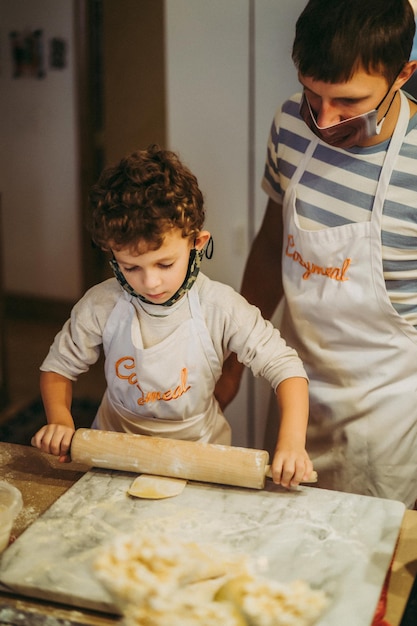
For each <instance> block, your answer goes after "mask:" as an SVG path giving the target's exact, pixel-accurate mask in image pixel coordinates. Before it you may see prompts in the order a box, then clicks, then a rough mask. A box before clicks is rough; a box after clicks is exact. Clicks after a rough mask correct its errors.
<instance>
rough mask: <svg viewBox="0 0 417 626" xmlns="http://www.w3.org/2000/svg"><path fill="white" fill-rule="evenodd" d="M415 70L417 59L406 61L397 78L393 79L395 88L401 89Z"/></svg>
mask: <svg viewBox="0 0 417 626" xmlns="http://www.w3.org/2000/svg"><path fill="white" fill-rule="evenodd" d="M416 70H417V61H408V62H407V63H406V64H405V65H404V67H403V69H402V70H401V72H400V73H399V74H398V77H397V80H396V81H395V83H394V84H395V88H396V89H401V87H402V86H403V85H405V83H406V82H407V81H408V80H409V78H411V76H412V75H413V74H414V72H415V71H416Z"/></svg>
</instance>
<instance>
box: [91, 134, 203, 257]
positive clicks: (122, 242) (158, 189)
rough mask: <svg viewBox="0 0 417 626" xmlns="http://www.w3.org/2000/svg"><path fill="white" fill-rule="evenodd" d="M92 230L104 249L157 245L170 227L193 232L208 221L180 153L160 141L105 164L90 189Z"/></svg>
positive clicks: (191, 235) (193, 235) (195, 182)
mask: <svg viewBox="0 0 417 626" xmlns="http://www.w3.org/2000/svg"><path fill="white" fill-rule="evenodd" d="M89 198H90V205H91V209H92V211H91V219H90V224H89V230H90V233H91V236H92V239H93V241H94V243H95V244H96V245H97V246H99V247H100V248H102V249H103V250H110V248H114V249H116V250H118V249H122V248H128V247H132V248H136V247H137V246H138V244H139V243H140V242H141V241H143V242H146V245H147V247H150V248H152V249H155V250H156V249H158V248H159V247H160V246H161V245H162V242H163V240H164V236H165V234H166V233H167V231H168V230H170V229H171V228H179V229H180V230H181V231H182V236H183V237H195V236H196V235H197V233H198V232H199V231H200V230H201V228H202V226H203V224H204V218H205V211H204V201H203V194H202V193H201V191H200V189H199V187H198V183H197V178H196V177H195V176H194V174H192V173H191V172H190V170H189V169H188V168H187V167H185V166H184V165H183V164H182V163H181V161H180V160H179V158H178V155H177V154H175V153H174V152H171V151H169V150H162V149H161V148H159V147H158V146H156V145H152V146H149V148H148V149H147V150H138V151H136V152H133V153H132V154H130V155H128V156H126V157H125V158H123V159H122V160H121V161H120V162H119V163H118V164H117V165H115V166H111V167H108V168H106V169H105V170H104V171H103V172H102V174H101V176H100V177H99V179H98V181H97V183H96V184H95V185H94V186H93V187H92V188H91V191H90V196H89Z"/></svg>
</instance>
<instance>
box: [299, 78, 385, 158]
mask: <svg viewBox="0 0 417 626" xmlns="http://www.w3.org/2000/svg"><path fill="white" fill-rule="evenodd" d="M391 87H392V86H391ZM391 87H390V88H389V89H388V91H387V93H386V94H385V96H384V97H383V98H382V100H381V102H380V103H379V104H378V106H377V107H376V108H375V109H372V111H368V112H367V113H362V114H361V115H356V116H355V117H350V118H348V119H346V120H342V121H341V122H338V123H337V124H333V125H332V126H319V125H318V124H317V121H316V115H315V113H314V112H313V110H312V108H311V105H310V103H309V101H308V98H307V96H306V95H305V92H303V96H302V99H301V103H300V115H301V117H302V119H303V120H304V122H305V123H306V124H307V126H308V127H309V129H310V130H311V131H312V132H313V133H314V134H315V135H316V136H317V137H318V138H319V139H321V140H322V141H324V142H325V143H327V144H329V145H331V146H335V147H336V148H353V146H360V145H361V144H362V143H363V142H364V141H366V140H367V139H369V138H370V137H374V136H375V135H379V134H380V132H381V128H382V124H383V123H384V120H385V118H386V116H387V115H388V111H389V110H390V108H391V105H392V103H393V102H394V98H395V96H396V95H397V92H395V93H394V95H393V97H392V99H391V102H390V104H389V106H388V109H387V111H386V113H385V115H384V116H383V118H382V119H381V120H380V122H378V121H377V117H378V109H379V108H380V107H381V105H382V103H383V102H384V100H385V98H386V97H387V96H388V94H389V92H390V91H391Z"/></svg>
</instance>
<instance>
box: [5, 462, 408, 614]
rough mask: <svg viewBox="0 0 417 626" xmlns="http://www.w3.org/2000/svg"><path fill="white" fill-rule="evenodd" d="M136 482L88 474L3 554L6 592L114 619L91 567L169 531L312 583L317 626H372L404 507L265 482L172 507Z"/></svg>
mask: <svg viewBox="0 0 417 626" xmlns="http://www.w3.org/2000/svg"><path fill="white" fill-rule="evenodd" d="M133 478H134V475H133V474H128V473H123V472H112V471H106V470H91V471H89V472H87V473H86V474H85V475H84V476H82V478H81V479H80V480H78V481H77V482H76V483H75V484H74V485H73V486H72V487H71V488H70V489H69V490H68V491H67V492H66V493H65V494H64V495H62V496H61V497H60V498H59V499H58V500H57V501H56V502H55V503H54V504H53V505H52V506H51V507H50V508H49V509H48V510H46V512H45V513H44V514H43V515H42V516H41V517H40V518H39V519H38V520H37V521H35V522H34V523H32V524H31V525H30V526H29V528H28V529H27V530H26V531H25V532H24V533H23V534H22V535H21V536H20V537H19V539H18V540H17V541H16V542H15V543H13V544H12V545H11V546H10V547H9V548H8V549H7V550H6V551H5V553H4V554H3V557H2V559H1V562H0V581H1V582H2V583H3V585H6V588H7V589H8V590H12V591H14V592H16V593H19V594H23V595H28V596H34V597H37V598H42V599H44V600H46V601H55V602H56V601H59V602H63V603H65V604H66V605H70V606H73V607H84V608H87V609H92V610H98V611H105V612H107V613H109V612H110V613H111V612H113V611H115V607H114V606H113V604H112V602H111V599H110V597H109V596H108V595H107V592H106V591H105V590H104V589H103V588H102V587H101V585H100V584H99V583H98V582H97V581H96V579H95V578H94V576H93V575H92V570H91V564H92V562H93V560H94V558H95V555H96V554H97V550H99V549H100V548H101V547H102V546H103V545H105V544H106V543H108V542H110V541H112V540H113V539H114V537H115V535H116V534H117V533H121V532H122V533H131V532H133V531H134V530H135V529H136V528H138V527H139V526H140V528H142V529H143V528H148V529H149V530H150V531H152V530H159V531H167V532H169V533H173V534H174V535H175V534H176V535H178V537H181V539H182V540H184V539H188V538H189V539H194V540H198V541H200V542H210V543H215V544H217V545H219V546H223V547H225V549H227V550H228V551H236V552H239V553H245V554H249V555H250V557H251V559H253V560H254V562H255V563H256V564H257V566H258V567H259V569H260V571H262V575H267V576H270V577H272V578H275V579H277V580H282V581H289V580H292V579H296V578H301V579H303V580H306V581H307V582H309V583H310V584H311V586H312V587H315V588H321V589H323V590H324V591H325V592H326V593H327V595H328V596H329V599H330V603H329V608H328V610H327V612H326V613H325V614H324V615H323V617H322V619H321V620H320V621H319V622H318V625H319V626H334V624H338V626H352V624H355V626H369V625H370V624H371V622H372V618H373V614H374V611H375V608H376V605H377V602H378V599H379V596H380V592H381V589H382V586H383V583H384V579H385V576H386V572H387V570H388V568H389V565H390V562H391V559H392V555H393V551H394V548H395V544H396V541H397V538H398V533H399V529H400V526H401V522H402V519H403V514H404V506H403V505H402V504H400V503H397V502H393V501H388V500H381V499H377V498H367V497H364V496H357V495H350V494H343V493H339V492H330V491H325V490H321V489H317V488H314V487H307V486H303V487H300V488H298V489H297V490H294V491H292V492H288V491H285V490H283V489H281V488H279V487H276V486H275V485H273V484H272V483H271V482H268V485H267V488H266V489H265V490H262V491H256V490H249V489H237V488H228V487H219V486H213V485H206V484H201V483H189V484H188V485H187V487H186V488H185V490H184V492H183V493H182V494H181V495H180V496H178V497H176V498H172V499H168V500H163V501H145V500H138V499H134V498H131V497H130V496H128V495H127V493H126V492H127V488H128V487H129V485H130V483H131V482H132V480H133Z"/></svg>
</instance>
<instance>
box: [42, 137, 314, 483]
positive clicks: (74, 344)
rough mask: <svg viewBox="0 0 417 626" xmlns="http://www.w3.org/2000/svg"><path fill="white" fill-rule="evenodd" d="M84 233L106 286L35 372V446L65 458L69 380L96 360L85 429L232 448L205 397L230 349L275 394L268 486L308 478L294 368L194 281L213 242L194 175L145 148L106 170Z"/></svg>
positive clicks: (201, 279) (212, 289) (243, 313)
mask: <svg viewBox="0 0 417 626" xmlns="http://www.w3.org/2000/svg"><path fill="white" fill-rule="evenodd" d="M91 205H92V222H91V234H92V239H93V241H94V242H95V244H96V245H98V246H100V247H101V248H103V249H104V250H106V251H108V252H109V253H110V254H111V255H112V260H111V265H112V267H113V270H114V273H115V278H112V279H110V280H107V281H105V282H104V283H101V284H99V285H96V286H95V287H93V288H92V289H90V290H89V291H88V292H87V293H86V294H85V296H84V297H83V298H82V299H81V300H80V301H79V302H78V303H77V304H76V306H75V307H74V309H73V311H72V314H71V319H70V320H68V322H67V323H66V324H65V326H64V328H63V329H62V331H61V332H60V333H59V334H58V335H57V337H56V338H55V341H54V343H53V345H52V347H51V349H50V352H49V354H48V356H47V358H46V359H45V361H44V363H43V364H42V366H41V370H42V373H41V392H42V398H43V402H44V406H45V412H46V416H47V421H48V424H47V425H46V426H43V427H42V428H41V429H40V430H39V431H38V433H36V435H35V436H34V437H33V440H32V443H33V445H35V446H36V447H38V448H40V449H41V450H43V451H44V452H49V453H52V454H55V455H59V456H60V458H61V460H63V461H64V460H68V452H69V448H70V443H71V439H72V435H73V433H74V421H73V418H72V416H71V397H72V394H71V389H72V382H73V381H75V380H76V379H77V377H78V376H79V375H80V374H81V373H83V372H85V371H86V370H87V369H88V367H89V366H90V365H92V364H93V363H94V362H96V361H97V359H98V356H99V353H100V349H101V346H103V349H104V354H105V374H106V381H107V389H106V392H105V394H104V397H103V400H102V402H101V405H100V407H99V410H98V413H97V416H96V418H95V420H94V423H93V427H94V428H99V429H104V430H117V431H123V432H130V433H139V434H145V435H157V436H162V437H171V438H175V439H188V440H193V441H206V442H211V443H220V444H230V442H231V437H230V427H229V425H228V423H227V422H226V420H225V418H224V416H223V413H222V411H221V409H220V407H219V405H218V403H217V401H216V399H215V398H214V395H213V391H214V387H215V383H216V381H217V380H218V378H219V376H220V374H221V371H222V365H223V361H224V358H225V357H226V356H227V355H228V354H229V353H230V352H231V351H234V352H236V354H237V357H238V358H239V360H241V361H242V363H244V364H245V365H247V366H249V367H250V368H251V369H252V371H253V373H254V374H255V375H262V376H264V377H265V378H266V379H267V380H268V381H269V382H270V383H271V385H272V387H273V389H274V390H275V391H276V397H277V402H278V404H279V406H280V410H281V413H282V424H281V428H280V433H279V438H278V442H277V447H276V452H275V455H274V458H273V463H272V471H273V477H274V481H275V482H276V483H280V484H282V485H283V486H286V487H288V486H290V485H297V484H298V483H299V482H300V481H301V480H302V479H306V478H308V477H309V476H310V474H311V471H312V464H311V461H310V459H309V457H308V454H307V452H306V450H305V435H306V428H307V417H308V383H307V379H306V374H305V371H304V368H303V366H302V363H301V361H300V359H299V358H298V356H297V355H296V353H295V352H294V350H292V349H291V348H289V347H288V346H286V344H285V342H284V341H283V340H282V338H281V337H280V335H279V333H278V331H277V330H275V329H274V328H273V327H272V325H271V324H270V323H269V322H266V321H265V320H263V319H262V317H261V315H260V313H259V311H258V310H257V309H256V308H255V307H252V306H251V305H249V304H248V303H247V302H246V301H245V300H244V299H243V298H242V297H241V296H240V295H239V294H237V293H236V292H235V291H234V290H233V289H231V288H230V287H228V286H226V285H222V284H220V283H217V282H214V281H211V280H210V279H208V278H207V277H206V276H204V275H203V274H201V273H199V268H200V262H201V259H202V256H203V253H204V249H205V247H206V246H207V245H209V242H210V233H209V232H208V231H206V230H203V223H204V203H203V196H202V193H201V191H200V189H199V187H198V184H197V180H196V178H195V176H194V175H193V174H192V173H191V172H190V171H189V170H188V169H187V168H186V167H185V166H184V165H183V164H182V163H181V162H180V161H179V159H178V157H177V156H176V155H175V154H174V153H172V152H169V151H164V150H160V149H159V148H158V147H156V146H154V147H150V148H149V149H148V150H144V151H139V152H136V153H133V154H131V155H130V156H128V157H127V158H125V159H122V160H121V162H120V163H119V164H118V165H116V166H115V167H109V168H107V169H106V170H105V171H104V172H103V174H102V175H101V177H100V179H99V181H98V183H97V184H96V185H95V186H94V187H93V189H92V192H91Z"/></svg>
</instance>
